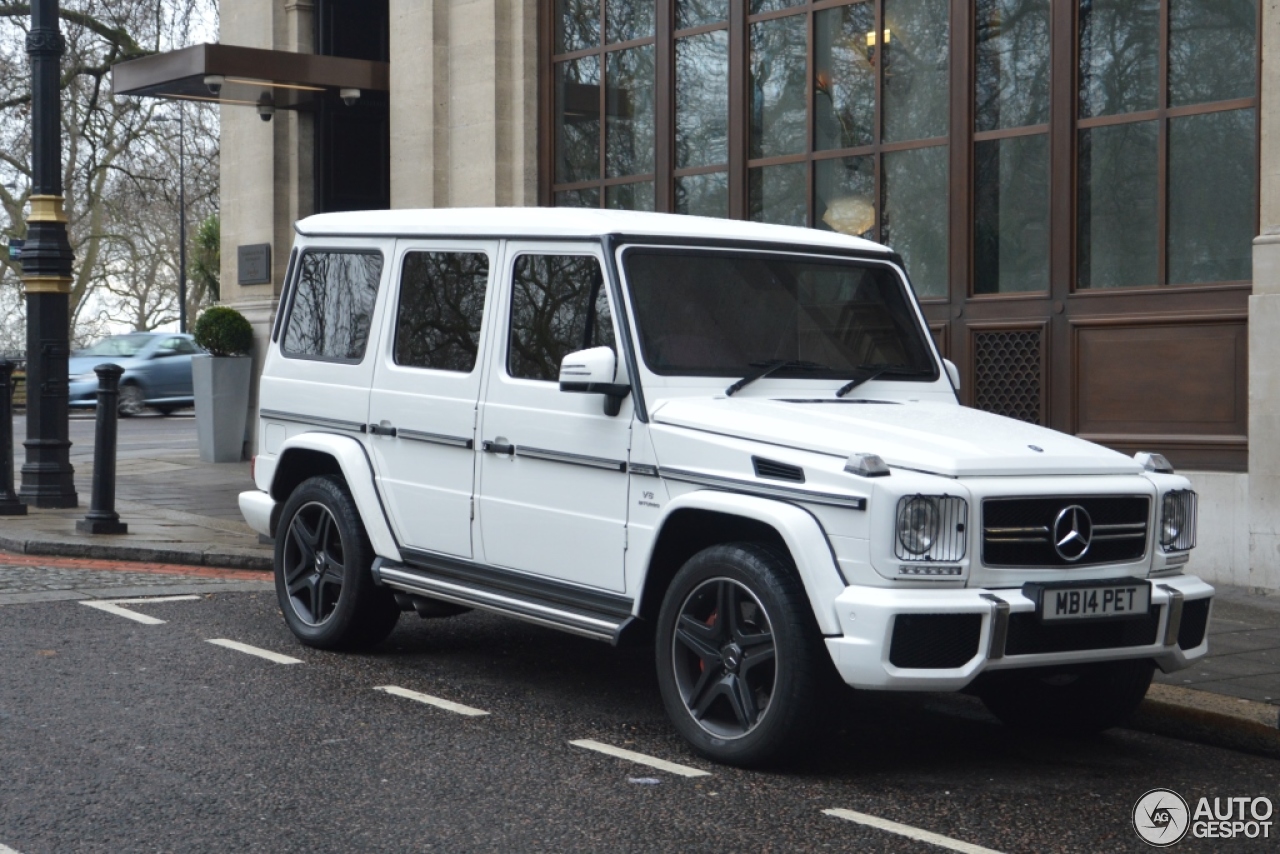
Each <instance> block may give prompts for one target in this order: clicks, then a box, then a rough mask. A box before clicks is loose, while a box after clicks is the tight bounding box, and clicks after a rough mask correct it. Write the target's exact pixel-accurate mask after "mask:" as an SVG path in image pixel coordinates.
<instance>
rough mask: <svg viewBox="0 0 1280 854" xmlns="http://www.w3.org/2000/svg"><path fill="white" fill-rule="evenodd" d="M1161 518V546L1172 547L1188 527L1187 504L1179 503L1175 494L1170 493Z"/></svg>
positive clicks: (1165, 498) (1165, 501)
mask: <svg viewBox="0 0 1280 854" xmlns="http://www.w3.org/2000/svg"><path fill="white" fill-rule="evenodd" d="M1160 516H1161V520H1160V545H1162V546H1169V545H1172V544H1173V543H1175V542H1176V541H1177V539H1178V537H1179V536H1180V535H1181V534H1182V531H1183V529H1184V528H1186V526H1187V506H1186V503H1185V502H1182V501H1179V500H1178V496H1177V495H1175V494H1174V493H1169V494H1168V495H1166V496H1165V497H1164V508H1163V511H1162V512H1161V514H1160Z"/></svg>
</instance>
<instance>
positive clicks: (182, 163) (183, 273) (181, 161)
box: [152, 101, 187, 332]
mask: <svg viewBox="0 0 1280 854" xmlns="http://www.w3.org/2000/svg"><path fill="white" fill-rule="evenodd" d="M177 106H178V118H177V119H172V118H169V117H168V116H155V117H154V118H152V121H153V122H172V121H176V122H177V123H178V331H179V332H186V331H187V165H186V164H187V158H186V144H187V134H186V123H185V121H184V118H185V116H186V111H185V110H183V109H182V102H181V101H178V103H177Z"/></svg>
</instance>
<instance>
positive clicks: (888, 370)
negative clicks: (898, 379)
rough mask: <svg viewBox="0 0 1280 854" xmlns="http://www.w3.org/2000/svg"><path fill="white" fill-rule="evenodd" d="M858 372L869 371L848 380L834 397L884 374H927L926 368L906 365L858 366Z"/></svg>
mask: <svg viewBox="0 0 1280 854" xmlns="http://www.w3.org/2000/svg"><path fill="white" fill-rule="evenodd" d="M858 370H860V371H869V373H867V374H865V375H863V376H860V377H856V378H855V379H851V380H849V381H848V382H847V383H845V384H844V385H842V386H840V388H838V389H836V397H844V396H845V395H846V394H848V393H849V392H851V391H853V390H854V389H855V388H857V387H858V386H860V385H862V384H863V383H869V382H871V381H872V380H874V379H876V378H878V377H882V376H884V375H885V374H897V375H899V376H906V377H911V376H920V375H922V374H927V373H929V371H928V369H926V368H910V367H907V366H906V365H859V366H858Z"/></svg>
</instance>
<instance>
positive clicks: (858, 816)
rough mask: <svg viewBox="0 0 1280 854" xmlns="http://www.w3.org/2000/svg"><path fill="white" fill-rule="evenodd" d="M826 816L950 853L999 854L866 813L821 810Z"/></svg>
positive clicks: (989, 849)
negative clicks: (926, 844) (947, 850)
mask: <svg viewBox="0 0 1280 854" xmlns="http://www.w3.org/2000/svg"><path fill="white" fill-rule="evenodd" d="M823 813H825V814H826V815H833V816H835V817H836V818H842V819H844V820H845V821H852V822H856V823H858V824H865V825H866V826H867V827H874V828H876V829H877V830H885V831H888V832H889V833H896V834H898V835H899V836H905V837H907V838H908V839H915V840H916V841H918V842H928V843H929V844H930V845H937V846H938V847H939V848H947V849H950V850H952V851H962V852H964V854H1000V852H999V851H996V850H995V849H993V848H983V847H982V846H981V845H974V844H973V843H970V842H961V841H960V840H959V839H952V838H951V837H949V836H942V835H941V834H938V833H930V832H929V831H927V830H921V829H920V828H918V827H912V826H911V825H909V824H898V822H896V821H889V820H888V819H885V818H876V817H875V816H873V815H867V814H866V813H861V812H854V811H853V810H841V809H831V810H823Z"/></svg>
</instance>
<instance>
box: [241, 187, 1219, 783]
mask: <svg viewBox="0 0 1280 854" xmlns="http://www.w3.org/2000/svg"><path fill="white" fill-rule="evenodd" d="M297 232H298V236H297V243H296V247H295V250H294V254H293V256H292V257H291V260H290V273H289V280H288V283H287V286H286V290H285V293H284V296H283V297H282V301H281V308H280V312H279V316H278V318H277V321H276V324H275V329H274V330H273V334H272V338H271V345H270V349H269V351H268V353H267V355H266V359H265V365H264V368H263V374H262V381H261V397H260V401H261V403H260V405H261V410H260V413H259V419H258V448H259V454H258V456H257V458H256V466H255V478H256V483H257V486H258V489H257V490H254V491H250V492H246V493H244V494H242V495H241V497H240V506H241V509H242V512H243V513H244V516H245V518H246V519H247V520H248V521H249V523H250V524H251V525H252V526H253V527H254V528H255V529H256V530H258V531H260V532H262V533H263V534H266V535H268V536H273V537H275V538H276V542H277V549H276V564H277V565H276V574H277V587H278V590H279V593H280V597H281V604H282V607H283V609H284V612H285V615H286V618H287V619H288V620H289V623H290V626H291V628H293V630H294V631H295V633H297V634H298V636H299V637H300V638H301V639H302V640H303V641H304V642H307V643H311V644H314V645H318V646H326V647H338V646H350V645H355V644H359V643H367V642H376V641H377V640H381V638H382V637H385V635H386V633H387V632H389V631H390V629H391V626H392V625H394V621H395V615H396V614H398V613H399V611H400V610H401V609H405V610H407V609H409V608H411V607H412V608H416V609H417V610H418V611H419V613H421V614H423V615H424V616H443V615H448V614H452V613H457V612H459V611H461V610H464V609H466V608H482V609H488V610H492V611H497V612H500V613H504V614H508V615H511V616H515V617H518V618H521V619H525V620H530V621H533V622H536V623H541V624H543V625H547V626H552V627H555V628H559V629H563V630H567V631H570V632H575V633H578V634H581V635H585V636H588V637H593V638H598V639H602V640H606V641H610V642H614V643H617V642H619V641H620V640H622V639H623V638H624V637H629V636H631V635H633V634H634V635H637V636H648V635H650V634H652V633H654V632H655V631H656V635H657V638H656V640H657V650H658V657H657V665H658V670H659V677H660V684H661V685H662V689H663V693H664V700H665V701H666V703H667V706H668V710H669V711H670V712H671V714H672V718H673V721H674V722H675V723H676V725H677V727H678V728H679V729H680V730H681V732H682V733H683V734H684V735H685V736H686V737H687V738H689V740H690V741H691V742H692V743H693V745H694V747H695V748H697V749H698V750H700V751H701V752H703V753H705V754H707V755H709V756H712V757H714V758H716V759H719V760H722V761H728V762H737V763H740V764H751V763H756V762H761V761H767V760H769V759H775V758H777V757H778V756H779V755H781V754H782V753H784V752H785V751H786V750H787V749H789V747H790V746H791V745H792V744H794V742H795V740H796V739H797V738H799V737H800V736H801V735H802V734H803V733H802V732H801V730H803V729H805V728H806V727H807V726H808V725H809V723H808V722H809V721H810V719H811V716H812V713H813V709H812V708H811V707H813V706H817V705H821V704H822V703H821V700H819V699H818V698H817V697H816V696H814V691H815V689H816V686H817V685H818V684H819V683H820V682H821V679H820V678H819V675H820V674H821V672H822V671H824V670H829V669H830V668H829V667H828V666H827V664H826V662H825V661H814V660H813V659H814V658H815V655H816V656H817V657H821V653H820V652H819V653H815V652H814V651H815V650H822V649H823V648H824V647H825V652H826V657H827V658H829V660H830V663H831V664H832V665H834V669H835V671H837V672H838V674H839V676H840V678H841V679H843V681H844V682H845V683H847V684H848V685H852V686H854V687H855V688H870V689H895V690H898V689H908V690H948V691H949V690H960V689H966V688H971V689H973V690H975V691H976V692H977V693H979V694H980V696H982V697H983V699H984V700H986V701H987V702H988V705H989V706H990V707H991V708H992V710H993V711H995V712H996V713H997V714H998V715H999V716H1000V717H1002V718H1003V719H1005V720H1006V721H1008V722H1010V723H1014V724H1021V725H1033V726H1041V725H1042V726H1044V727H1046V728H1052V729H1060V730H1068V731H1069V730H1083V729H1099V728H1102V727H1105V726H1109V725H1112V724H1114V723H1116V722H1118V721H1119V720H1121V719H1122V718H1123V716H1124V714H1125V713H1126V712H1127V711H1129V710H1131V709H1132V707H1133V706H1134V705H1136V703H1137V701H1138V700H1139V699H1140V698H1141V696H1142V693H1143V692H1145V689H1146V684H1147V682H1148V681H1149V679H1150V674H1151V667H1152V665H1155V666H1158V667H1160V668H1161V669H1163V670H1165V671H1171V670H1175V669H1178V668H1181V667H1185V666H1187V664H1188V662H1189V661H1191V660H1192V659H1195V658H1197V657H1200V656H1202V655H1204V654H1205V652H1206V650H1207V643H1206V637H1207V622H1208V617H1209V607H1210V600H1211V597H1212V594H1213V590H1212V588H1211V587H1209V586H1208V585H1207V584H1205V583H1204V582H1202V581H1201V580H1200V579H1198V578H1196V577H1194V576H1192V575H1188V574H1187V573H1186V570H1187V565H1188V561H1189V551H1190V548H1191V547H1192V546H1193V545H1194V525H1195V495H1194V493H1193V492H1191V491H1190V484H1189V483H1188V482H1187V480H1186V479H1185V478H1182V477H1179V476H1177V475H1175V474H1173V473H1172V471H1171V470H1170V469H1169V468H1168V466H1167V463H1164V461H1163V459H1162V458H1160V457H1159V456H1158V455H1138V457H1137V458H1130V457H1126V456H1124V455H1121V454H1119V453H1116V452H1114V451H1110V450H1108V449H1105V448H1101V447H1099V446H1096V445H1093V444H1091V443H1088V442H1085V441H1083V440H1080V439H1076V438H1074V437H1072V436H1068V435H1064V434H1062V433H1058V432H1054V431H1051V430H1048V429H1045V428H1041V427H1037V426H1034V425H1030V424H1026V423H1022V422H1018V421H1014V420H1011V419H1007V418H1003V417H1000V416H996V415H991V414H988V413H984V412H979V411H976V410H973V409H968V408H965V407H962V406H960V405H959V403H958V400H957V394H956V384H958V381H959V379H958V374H957V372H956V371H955V368H954V366H953V365H950V363H946V362H944V360H942V359H941V357H940V356H939V354H938V352H937V350H936V347H935V345H934V342H933V339H932V337H931V336H930V334H929V331H928V325H927V324H926V322H925V320H924V317H923V315H922V314H921V312H920V309H919V306H918V304H917V303H916V301H915V298H914V296H913V295H912V291H911V289H910V286H909V284H908V283H907V280H906V274H905V272H904V270H903V269H902V263H901V259H900V258H899V257H898V256H897V255H895V254H893V253H892V252H891V251H890V250H888V249H886V248H885V247H882V246H879V245H877V244H873V243H869V242H867V241H863V240H859V239H856V238H850V237H844V236H841V235H835V234H831V233H824V232H818V231H812V230H808V229H796V228H787V227H780V226H767V225H759V224H752V223H742V222H729V221H723V220H711V219H701V218H692V217H677V216H671V215H659V214H638V213H624V212H612V211H594V210H592V211H586V210H565V209H556V210H547V209H528V208H512V209H487V210H486V209H461V210H435V211H381V212H360V213H347V214H328V215H321V216H315V217H311V218H309V219H306V220H303V221H301V222H300V223H299V224H298V227H297ZM850 381H852V382H850ZM845 386H851V388H849V389H848V390H847V391H846V389H845V388H844V387H845ZM837 392H845V393H843V394H837ZM344 502H345V503H344ZM393 592H394V594H395V598H393V595H392V594H393ZM797 601H803V602H804V603H806V607H805V608H803V609H801V611H803V613H800V612H799V611H797V610H796V607H795V603H796V602H797ZM717 603H719V604H717ZM664 606H665V607H664ZM729 615H732V619H728V618H727V617H728V616H729ZM655 627H656V628H655ZM753 644H754V645H753ZM1002 672H1003V674H1002ZM1073 685H1074V686H1075V687H1072V686H1073ZM1064 686H1065V687H1064Z"/></svg>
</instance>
